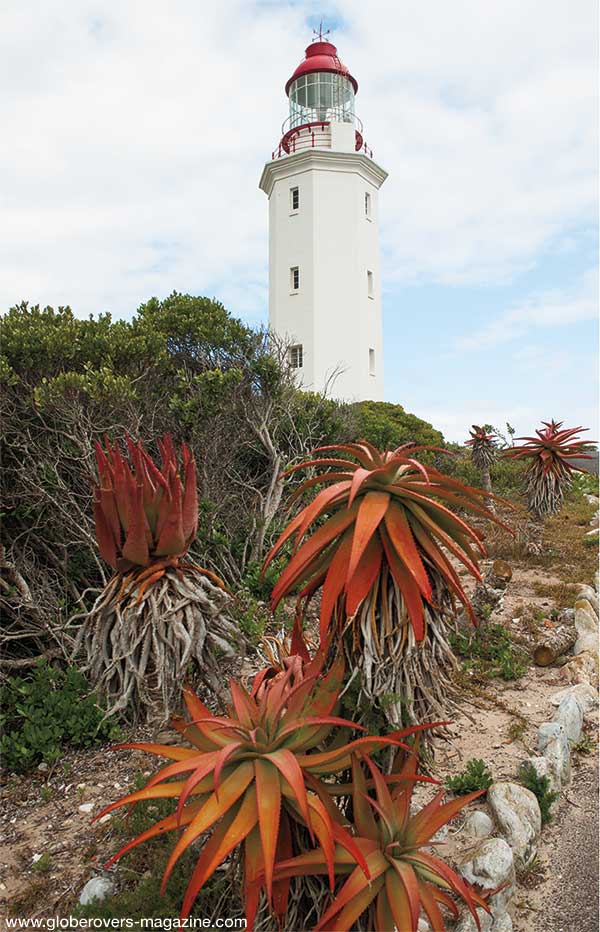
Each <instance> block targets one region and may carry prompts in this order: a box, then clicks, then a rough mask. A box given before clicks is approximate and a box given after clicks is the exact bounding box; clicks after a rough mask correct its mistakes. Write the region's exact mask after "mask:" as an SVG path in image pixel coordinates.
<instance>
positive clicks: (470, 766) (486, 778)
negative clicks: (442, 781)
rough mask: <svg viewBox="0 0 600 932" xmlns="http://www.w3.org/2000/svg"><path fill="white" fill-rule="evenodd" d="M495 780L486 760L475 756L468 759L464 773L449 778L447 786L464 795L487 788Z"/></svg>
mask: <svg viewBox="0 0 600 932" xmlns="http://www.w3.org/2000/svg"><path fill="white" fill-rule="evenodd" d="M493 782H494V779H493V777H492V775H491V773H490V772H489V770H488V769H487V765H486V763H485V761H483V760H480V759H479V758H477V757H473V758H472V759H471V760H469V761H467V765H466V767H465V769H464V770H463V771H462V773H458V774H456V776H455V777H448V778H447V780H446V786H447V787H448V789H449V790H450V792H451V793H454V795H455V796H464V795H465V794H466V793H474V792H475V791H476V790H487V789H488V787H490V786H491V785H492V783H493Z"/></svg>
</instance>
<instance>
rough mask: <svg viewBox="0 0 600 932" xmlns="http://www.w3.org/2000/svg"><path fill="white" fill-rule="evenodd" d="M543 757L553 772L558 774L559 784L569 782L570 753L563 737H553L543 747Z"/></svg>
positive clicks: (567, 743)
mask: <svg viewBox="0 0 600 932" xmlns="http://www.w3.org/2000/svg"><path fill="white" fill-rule="evenodd" d="M544 757H545V758H546V760H548V761H549V762H550V766H551V767H552V769H553V771H554V773H556V774H557V776H558V775H560V781H561V784H562V785H563V786H564V785H565V784H566V783H570V782H571V753H570V751H569V742H568V741H567V740H566V736H565V737H564V738H562V737H561V738H553V739H552V741H549V742H548V744H547V745H546V747H545V748H544Z"/></svg>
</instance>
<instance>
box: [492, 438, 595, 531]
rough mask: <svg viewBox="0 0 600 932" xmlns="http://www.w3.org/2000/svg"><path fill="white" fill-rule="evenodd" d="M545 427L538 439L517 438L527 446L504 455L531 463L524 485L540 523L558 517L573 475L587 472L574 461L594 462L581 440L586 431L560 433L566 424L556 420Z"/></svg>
mask: <svg viewBox="0 0 600 932" xmlns="http://www.w3.org/2000/svg"><path fill="white" fill-rule="evenodd" d="M542 424H543V425H544V426H543V428H540V429H539V430H536V432H535V433H536V436H535V437H517V440H523V441H525V442H524V443H523V444H521V445H520V446H517V445H515V446H512V447H510V448H509V449H508V450H504V451H503V453H502V456H505V457H507V458H509V459H526V460H529V461H530V463H529V467H528V469H527V472H526V474H525V484H526V492H527V498H528V504H529V510H530V512H531V514H532V515H533V517H534V518H535V519H537V520H543V519H544V518H547V517H549V516H550V515H553V514H556V512H557V511H558V510H559V508H560V507H561V505H562V502H563V499H564V496H565V492H566V491H567V490H568V489H569V488H570V486H571V483H572V477H573V473H574V472H585V470H584V469H583V467H581V466H578V465H577V464H575V463H573V462H572V460H573V459H574V458H576V459H591V456H590V454H589V453H587V452H586V447H587V446H588V444H586V442H585V441H583V440H580V439H579V436H578V435H579V434H580V433H581V431H584V430H588V428H587V427H571V428H568V429H561V428H562V425H563V422H562V421H554V420H552V421H542ZM588 443H589V442H588Z"/></svg>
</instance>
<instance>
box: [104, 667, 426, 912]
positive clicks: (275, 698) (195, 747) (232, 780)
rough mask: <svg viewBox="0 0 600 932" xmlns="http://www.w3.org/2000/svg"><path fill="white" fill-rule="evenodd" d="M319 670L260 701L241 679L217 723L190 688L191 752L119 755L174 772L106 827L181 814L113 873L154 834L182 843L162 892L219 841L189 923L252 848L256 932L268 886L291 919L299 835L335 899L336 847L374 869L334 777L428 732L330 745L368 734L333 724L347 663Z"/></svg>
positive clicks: (190, 899) (189, 902)
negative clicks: (157, 803)
mask: <svg viewBox="0 0 600 932" xmlns="http://www.w3.org/2000/svg"><path fill="white" fill-rule="evenodd" d="M321 663H322V660H321V658H319V657H317V658H316V659H315V661H312V662H311V663H309V664H308V665H307V668H306V670H305V675H304V677H303V679H302V681H301V682H300V683H298V684H297V685H292V683H293V677H292V671H291V670H288V671H287V672H286V673H285V674H284V676H282V677H281V678H279V679H278V680H277V682H274V683H273V685H272V686H271V687H270V688H269V689H267V690H264V691H263V692H262V693H261V694H260V695H257V696H256V697H253V696H252V695H251V693H250V692H248V691H246V690H245V689H243V687H242V686H240V685H239V684H237V683H236V682H235V681H234V680H232V681H231V684H230V689H231V702H232V707H231V708H230V709H229V711H228V714H226V715H214V714H212V713H211V712H210V711H209V710H208V709H207V708H206V706H205V705H204V704H203V703H202V702H201V701H200V699H199V698H198V696H197V695H196V694H195V693H194V692H193V691H192V689H191V688H189V687H188V688H186V689H185V690H184V698H185V702H186V706H187V711H188V715H189V720H188V721H185V720H175V722H174V724H175V726H176V728H177V729H178V731H179V732H180V733H181V734H182V736H183V737H184V738H185V740H186V741H187V742H189V744H191V745H192V747H191V748H187V747H174V746H172V745H158V744H148V743H134V744H124V745H120V747H123V748H135V749H137V750H141V751H147V752H149V753H151V754H155V755H157V756H160V757H164V758H166V759H168V760H170V761H171V763H169V764H167V765H166V766H165V767H163V768H162V769H161V770H160V771H159V772H158V773H157V774H156V775H155V776H153V777H152V778H151V779H150V780H149V782H148V784H147V785H146V787H145V788H144V789H142V790H139V791H137V792H134V793H131V794H129V795H127V796H125V797H123V798H122V799H120V800H118V801H117V802H115V803H112V804H111V805H110V806H108V807H107V808H106V809H105V810H104V811H103V812H101V813H99V814H98V816H97V817H96V818H101V817H102V816H103V815H105V814H106V813H108V812H111V811H112V810H114V809H115V808H117V807H120V806H126V805H131V804H135V803H138V802H141V801H142V800H152V799H165V798H166V799H172V800H174V801H175V800H177V807H176V809H175V811H174V812H173V813H172V815H170V816H168V817H166V818H164V819H161V820H160V821H159V822H157V823H156V824H155V825H154V826H153V827H152V828H150V829H148V830H147V831H145V832H143V833H142V834H141V835H139V836H138V837H137V838H134V839H133V840H132V841H130V842H129V843H128V844H126V845H125V846H124V847H123V848H121V850H120V851H119V852H117V854H115V855H114V857H113V858H111V860H110V862H109V865H110V864H113V863H115V862H116V861H117V860H118V859H119V858H121V857H122V856H123V855H124V854H126V853H127V852H128V851H130V850H131V849H132V848H134V847H135V846H137V845H139V844H141V843H143V842H144V841H147V840H148V839H150V838H153V837H155V836H156V835H159V834H162V833H164V832H168V831H173V832H180V835H179V837H178V839H177V841H176V842H175V844H174V847H173V850H172V853H171V856H170V858H169V860H168V863H167V866H166V869H165V873H164V876H163V881H162V889H163V890H164V887H165V884H166V882H167V880H168V878H169V876H170V874H171V872H172V870H173V868H174V866H175V865H176V863H177V861H178V859H179V857H180V856H181V854H182V853H183V852H184V851H185V850H186V849H188V848H189V846H190V845H191V844H192V843H193V842H195V841H196V840H197V839H198V838H200V836H202V835H204V834H205V833H207V832H211V835H210V838H209V839H208V840H207V841H205V842H204V845H203V847H202V850H201V852H200V855H199V858H198V861H197V864H196V866H195V868H194V870H193V873H192V876H191V878H190V881H189V884H188V887H187V890H186V892H185V895H184V900H183V904H182V908H181V918H182V919H184V918H186V917H187V916H188V915H189V913H190V910H191V909H192V906H193V903H194V900H195V899H196V897H197V895H198V893H199V892H200V890H201V889H202V887H203V886H204V884H205V883H206V882H207V880H209V879H210V877H211V876H212V874H213V873H214V871H215V870H216V868H217V867H218V866H219V865H220V864H221V863H222V862H223V861H224V860H225V859H226V858H227V857H228V856H229V855H230V854H231V853H232V852H233V851H234V850H236V849H238V848H242V849H243V852H244V875H245V876H244V891H245V909H246V918H247V922H248V928H249V929H252V927H253V924H254V919H255V916H256V911H257V907H258V903H259V894H260V889H261V887H262V888H264V890H265V893H266V897H267V902H268V904H269V906H270V908H271V909H272V910H273V912H274V913H275V914H276V915H277V916H278V917H279V919H280V920H281V919H282V918H283V916H284V915H285V913H286V909H287V903H288V893H289V880H286V879H285V878H283V879H275V875H274V871H275V863H276V861H284V860H285V859H287V858H289V857H291V856H292V854H293V853H294V839H295V837H296V835H297V828H298V826H301V827H304V828H305V829H306V830H307V831H308V833H309V836H310V838H312V839H313V841H314V843H315V844H318V845H319V847H320V850H321V851H322V852H323V856H324V858H325V863H326V873H328V874H329V878H330V883H331V886H332V888H333V884H334V875H335V866H334V860H335V853H334V852H335V846H336V845H338V846H339V847H340V848H341V849H343V850H345V851H347V852H348V853H349V854H350V855H351V856H352V857H353V858H355V859H356V860H357V861H358V863H360V864H362V866H363V869H365V870H367V869H368V867H367V863H366V861H365V859H364V858H363V856H362V853H361V850H360V848H359V847H358V846H357V844H356V843H355V841H354V840H353V838H352V836H351V835H350V834H349V833H348V831H347V830H346V829H345V828H344V824H343V819H342V817H341V815H340V813H339V811H338V809H337V808H336V806H335V804H334V802H333V801H332V800H333V797H332V793H335V792H336V790H337V791H344V789H345V788H344V787H342V788H339V787H337V785H336V784H334V783H331V782H329V778H330V777H331V776H332V775H334V774H338V773H340V772H341V771H344V770H346V769H348V768H349V767H350V766H351V762H352V755H353V754H354V753H356V752H358V751H360V753H361V754H364V755H367V756H368V755H369V754H370V753H372V752H373V751H375V750H377V749H381V748H385V747H406V745H405V744H404V742H403V739H405V738H406V737H407V736H408V735H410V734H412V733H414V732H415V731H419V730H420V729H415V728H408V729H404V730H402V731H397V732H394V733H392V734H390V735H387V736H385V737H380V736H377V737H371V736H362V737H359V738H357V739H355V740H353V741H350V742H348V743H341V742H340V741H339V740H334V741H333V742H330V743H329V746H328V741H329V738H330V736H331V732H332V729H334V728H337V729H338V731H339V729H340V728H342V729H344V728H348V729H351V730H352V729H356V728H358V730H359V731H364V729H361V728H360V727H359V726H356V725H355V724H354V723H353V722H351V721H347V720H345V719H342V718H339V717H338V716H336V715H335V714H334V712H335V707H336V705H337V703H338V700H339V693H340V689H341V685H342V675H343V666H342V664H341V662H340V661H338V662H337V663H335V664H334V665H333V666H332V667H331V669H330V670H329V672H328V673H326V674H324V675H323V674H322V669H321ZM422 727H432V726H422ZM342 734H343V732H342ZM338 737H339V736H338ZM109 865H107V866H109Z"/></svg>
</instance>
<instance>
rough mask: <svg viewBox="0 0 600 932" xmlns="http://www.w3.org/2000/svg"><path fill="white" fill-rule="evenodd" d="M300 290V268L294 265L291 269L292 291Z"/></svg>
mask: <svg viewBox="0 0 600 932" xmlns="http://www.w3.org/2000/svg"><path fill="white" fill-rule="evenodd" d="M299 290H300V269H299V268H298V266H297V265H294V266H293V267H292V268H291V269H290V291H299Z"/></svg>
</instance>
